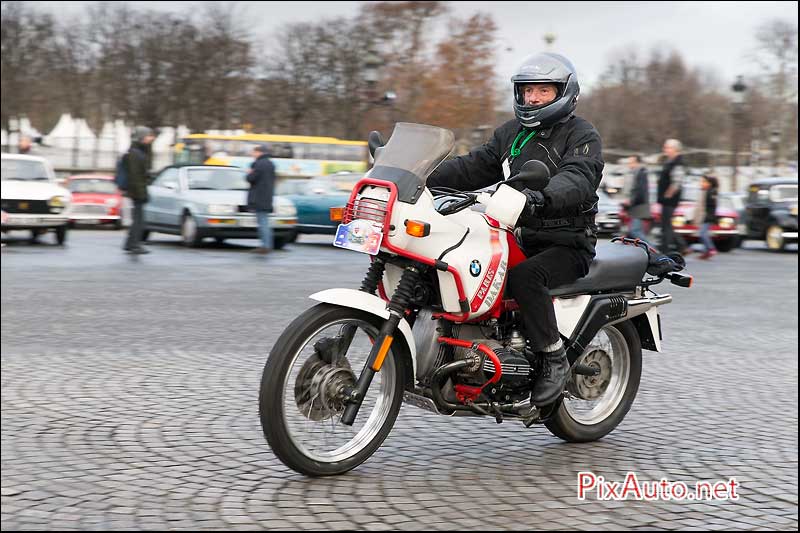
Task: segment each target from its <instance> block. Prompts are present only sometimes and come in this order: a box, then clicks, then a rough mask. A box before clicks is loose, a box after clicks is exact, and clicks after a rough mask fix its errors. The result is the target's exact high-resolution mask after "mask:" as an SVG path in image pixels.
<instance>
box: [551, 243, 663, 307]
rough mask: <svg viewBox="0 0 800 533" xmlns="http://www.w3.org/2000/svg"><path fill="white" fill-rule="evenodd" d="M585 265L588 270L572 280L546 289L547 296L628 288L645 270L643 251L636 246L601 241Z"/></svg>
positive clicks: (634, 284)
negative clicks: (588, 263)
mask: <svg viewBox="0 0 800 533" xmlns="http://www.w3.org/2000/svg"><path fill="white" fill-rule="evenodd" d="M595 251H596V255H595V258H594V261H592V264H591V265H589V273H588V274H586V276H584V277H582V278H580V279H578V280H577V281H575V282H574V283H570V284H568V285H561V286H560V287H555V288H553V289H550V295H551V296H567V295H571V294H583V293H590V292H599V291H612V290H630V289H632V288H634V287H635V286H636V285H638V284H639V282H640V281H641V280H642V276H644V273H645V272H646V271H647V264H648V257H647V252H646V251H644V250H643V249H642V248H640V247H638V246H631V245H624V244H616V243H601V244H598V245H597V247H596V249H595Z"/></svg>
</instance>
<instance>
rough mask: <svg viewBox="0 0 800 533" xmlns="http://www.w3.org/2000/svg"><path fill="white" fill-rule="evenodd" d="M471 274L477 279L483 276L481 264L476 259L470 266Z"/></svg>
mask: <svg viewBox="0 0 800 533" xmlns="http://www.w3.org/2000/svg"><path fill="white" fill-rule="evenodd" d="M469 273H470V274H472V277H474V278H477V277H478V276H480V274H481V262H480V261H478V260H477V259H475V260H474V261H473V262H472V263H471V264H470V265H469Z"/></svg>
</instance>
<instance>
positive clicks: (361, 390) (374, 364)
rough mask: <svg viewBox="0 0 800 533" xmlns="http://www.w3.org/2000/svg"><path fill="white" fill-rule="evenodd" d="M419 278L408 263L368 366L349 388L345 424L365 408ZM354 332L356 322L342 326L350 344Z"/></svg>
mask: <svg viewBox="0 0 800 533" xmlns="http://www.w3.org/2000/svg"><path fill="white" fill-rule="evenodd" d="M376 262H377V260H376ZM374 265H375V263H373V266H374ZM370 272H372V267H370ZM369 277H370V275H369V274H368V275H367V279H369ZM418 279H419V271H418V270H417V269H416V268H414V267H407V268H406V269H405V271H404V272H403V277H402V278H401V279H400V283H399V284H398V285H397V290H395V292H394V295H393V296H392V300H391V301H390V302H389V304H388V307H389V319H388V320H386V322H384V323H383V326H381V330H380V332H379V333H378V337H377V338H376V339H375V342H374V343H373V344H372V349H371V350H370V352H369V356H368V357H367V362H366V363H365V364H364V369H363V370H362V371H361V375H360V376H359V377H358V382H357V383H356V386H355V388H354V389H352V390H350V391H348V394H347V398H346V402H347V406H346V407H345V408H344V413H343V414H342V419H341V423H342V424H345V425H348V426H352V425H353V422H355V419H356V415H357V414H358V410H359V409H360V408H361V403H362V402H363V401H364V398H365V397H366V395H367V390H368V389H369V386H370V384H371V383H372V378H374V377H375V374H376V373H377V372H379V371H380V369H381V366H383V361H384V360H385V359H386V354H388V353H389V348H390V347H391V346H392V341H393V340H394V334H395V331H396V330H397V325H398V324H400V320H402V319H403V316H404V315H405V312H406V309H407V308H408V306H409V303H410V302H411V299H412V298H413V296H414V286H415V285H416V283H417V280H418ZM366 281H367V280H365V283H366ZM362 290H364V284H362ZM351 328H352V330H351ZM354 333H355V328H354V326H349V325H348V326H344V327H343V328H342V332H341V333H340V336H344V337H345V338H344V339H343V340H344V341H346V342H347V346H348V347H349V345H350V342H352V338H353V334H354ZM346 335H349V339H350V340H349V341H347V337H346ZM345 352H346V350H345Z"/></svg>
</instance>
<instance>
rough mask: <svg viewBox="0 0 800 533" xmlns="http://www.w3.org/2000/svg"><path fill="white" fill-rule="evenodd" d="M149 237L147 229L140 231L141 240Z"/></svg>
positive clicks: (143, 240)
mask: <svg viewBox="0 0 800 533" xmlns="http://www.w3.org/2000/svg"><path fill="white" fill-rule="evenodd" d="M149 237H150V230H149V229H146V230H144V231H142V242H145V241H147V239H148V238H149Z"/></svg>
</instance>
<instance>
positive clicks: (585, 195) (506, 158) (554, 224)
mask: <svg viewBox="0 0 800 533" xmlns="http://www.w3.org/2000/svg"><path fill="white" fill-rule="evenodd" d="M511 82H512V83H513V87H514V89H513V90H514V114H515V115H516V118H515V119H512V120H510V121H508V122H506V123H505V124H503V125H502V126H500V127H498V128H497V129H496V130H495V131H494V133H493V135H492V137H491V139H490V140H489V141H488V142H487V143H486V144H484V145H482V146H479V147H477V148H475V149H473V150H472V151H470V152H469V154H466V155H463V156H460V157H456V158H454V159H451V160H448V161H445V162H443V163H442V164H441V165H440V166H439V167H438V168H437V169H436V170H435V171H434V172H433V173H432V174H431V175H430V177H429V178H428V181H427V186H428V187H429V188H434V187H450V188H453V189H458V190H465V191H473V190H477V189H480V188H483V187H488V186H490V185H493V184H495V183H498V182H500V181H502V180H504V179H508V178H509V177H510V176H512V175H514V174H516V173H517V172H519V170H520V168H521V167H522V165H523V164H524V163H525V162H526V161H529V160H532V159H538V160H540V161H542V162H544V163H545V164H546V165H547V166H548V168H549V170H550V174H551V176H552V178H551V179H550V182H549V184H548V185H547V187H546V188H545V189H544V190H542V191H531V190H529V189H524V184H523V183H522V182H515V183H513V184H512V185H513V186H514V187H515V188H517V189H524V190H522V192H523V193H525V194H526V196H527V204H526V208H525V209H524V210H523V213H522V215H520V217H519V219H518V221H517V228H518V231H517V233H516V234H517V240H518V242H519V243H520V245H521V247H522V249H523V251H524V252H525V255H526V257H527V259H526V260H525V261H523V262H522V263H520V264H518V265H517V266H515V267H514V268H512V269H511V271H510V272H509V277H508V288H509V291H510V293H511V295H512V296H513V297H514V299H515V300H516V301H517V303H518V304H519V306H520V311H521V313H522V319H523V326H524V328H525V333H526V337H527V339H528V343H529V345H530V348H531V349H530V350H526V356H527V357H528V358H529V359H530V360H531V363H532V364H534V365H535V364H536V363H537V362H538V363H539V364H540V365H541V367H540V368H541V372H539V373H538V376H537V378H536V382H535V383H534V385H533V391H532V394H531V402H532V403H533V404H534V405H536V406H543V405H547V404H549V403H552V402H553V401H555V400H556V399H558V397H559V395H560V394H561V393H562V391H563V389H564V386H565V384H566V382H567V379H568V377H569V362H568V360H567V355H566V352H565V350H564V346H563V343H562V340H561V336H560V334H559V331H558V324H557V322H556V316H555V309H554V307H553V302H552V298H551V296H550V291H549V289H551V288H554V287H558V286H561V285H565V284H568V283H573V282H574V281H576V280H577V279H578V278H581V277H583V276H585V275H586V273H587V272H588V271H589V265H590V263H591V262H592V260H593V258H594V255H595V244H596V242H597V228H596V226H595V224H594V216H595V214H596V213H597V202H598V197H597V193H596V191H597V188H598V186H599V184H600V179H601V173H602V170H603V166H604V162H603V158H602V155H601V143H600V135H599V134H598V133H597V130H595V128H594V126H592V124H590V123H589V122H587V121H586V120H584V119H582V118H580V117H577V116H575V115H574V110H575V107H576V105H577V102H578V95H579V93H580V86H579V85H578V77H577V74H576V71H575V67H573V65H572V63H570V61H569V60H568V59H566V58H565V57H563V56H561V55H558V54H553V53H541V54H536V55H533V56H530V57H528V58H527V59H525V61H523V63H522V64H521V65H520V67H519V68H518V69H517V70H516V72H515V74H514V75H513V76H512V77H511Z"/></svg>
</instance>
